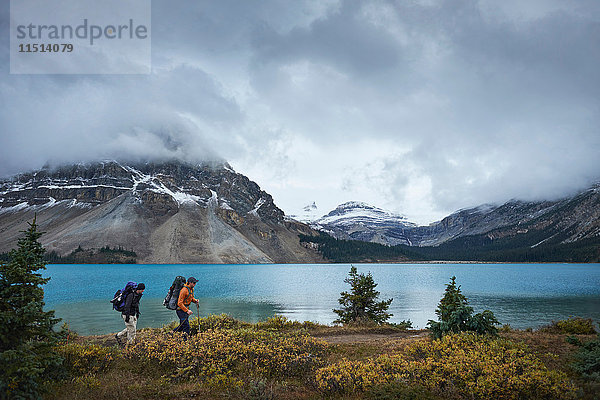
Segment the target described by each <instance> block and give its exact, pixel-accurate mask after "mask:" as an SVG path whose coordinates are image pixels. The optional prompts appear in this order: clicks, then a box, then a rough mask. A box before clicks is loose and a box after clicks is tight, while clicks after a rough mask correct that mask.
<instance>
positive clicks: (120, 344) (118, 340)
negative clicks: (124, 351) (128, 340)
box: [115, 333, 123, 347]
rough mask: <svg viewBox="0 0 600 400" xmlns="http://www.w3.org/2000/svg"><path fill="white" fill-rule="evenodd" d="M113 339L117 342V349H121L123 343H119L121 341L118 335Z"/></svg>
mask: <svg viewBox="0 0 600 400" xmlns="http://www.w3.org/2000/svg"><path fill="white" fill-rule="evenodd" d="M115 339H116V340H117V344H118V345H119V347H123V342H121V339H119V334H118V333H117V334H116V335H115Z"/></svg>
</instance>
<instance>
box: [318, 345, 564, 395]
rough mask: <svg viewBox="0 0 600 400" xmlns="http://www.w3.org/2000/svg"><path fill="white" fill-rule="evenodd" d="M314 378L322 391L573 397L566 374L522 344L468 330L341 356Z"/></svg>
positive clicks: (320, 370) (319, 371)
mask: <svg viewBox="0 0 600 400" xmlns="http://www.w3.org/2000/svg"><path fill="white" fill-rule="evenodd" d="M316 382H317V385H318V387H319V389H320V390H322V391H323V392H326V393H334V392H345V393H352V392H355V391H365V390H373V388H374V387H376V386H380V385H394V384H396V385H397V384H402V383H404V384H408V385H411V386H413V385H415V386H417V387H422V388H425V389H427V390H429V391H430V392H431V393H434V394H438V395H442V394H443V397H444V398H457V399H458V398H470V399H490V398H494V399H538V398H539V399H546V398H549V399H550V398H551V399H554V398H560V399H569V398H574V387H573V385H572V384H571V383H570V382H569V381H568V379H567V377H566V375H564V374H563V373H561V372H557V371H550V370H548V369H547V368H546V367H545V366H544V365H543V363H542V362H541V361H540V360H539V359H538V358H537V357H535V356H534V355H533V354H531V353H530V352H529V350H528V349H527V347H526V346H525V345H522V344H515V343H512V342H510V341H508V340H505V339H497V338H490V337H481V336H477V335H473V334H458V335H457V334H451V335H447V336H444V337H443V338H442V339H441V340H434V341H418V342H415V343H413V344H411V345H409V346H408V347H407V348H406V349H405V350H404V352H403V353H402V354H392V355H382V356H379V357H376V358H373V359H370V360H367V361H348V360H342V361H340V362H338V363H336V364H333V365H330V366H327V367H324V368H321V369H319V370H317V372H316Z"/></svg>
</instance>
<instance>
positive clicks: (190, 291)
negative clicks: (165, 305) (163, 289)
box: [177, 284, 198, 312]
mask: <svg viewBox="0 0 600 400" xmlns="http://www.w3.org/2000/svg"><path fill="white" fill-rule="evenodd" d="M192 301H193V302H194V303H195V302H196V301H198V300H196V299H195V298H194V288H190V287H189V286H188V285H187V284H186V285H183V287H182V288H181V291H180V292H179V299H177V307H179V308H180V309H181V311H183V312H188V308H187V306H189V305H190V303H191V302H192Z"/></svg>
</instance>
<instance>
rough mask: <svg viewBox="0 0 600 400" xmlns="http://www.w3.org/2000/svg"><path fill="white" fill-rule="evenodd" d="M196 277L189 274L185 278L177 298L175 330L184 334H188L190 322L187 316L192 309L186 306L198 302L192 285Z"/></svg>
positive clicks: (196, 280)
mask: <svg viewBox="0 0 600 400" xmlns="http://www.w3.org/2000/svg"><path fill="white" fill-rule="evenodd" d="M197 282H198V279H196V278H194V277H193V276H190V277H189V279H188V280H187V283H186V284H185V285H183V287H182V288H181V291H180V292H179V299H177V310H176V313H177V316H178V317H179V322H180V324H179V326H178V327H177V328H175V331H176V332H184V333H186V334H188V335H189V334H190V322H189V320H188V319H189V317H190V315H192V310H190V309H189V308H188V306H189V305H190V304H191V303H192V302H194V303H196V304H198V299H196V298H194V286H196V283H197Z"/></svg>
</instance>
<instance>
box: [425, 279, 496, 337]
mask: <svg viewBox="0 0 600 400" xmlns="http://www.w3.org/2000/svg"><path fill="white" fill-rule="evenodd" d="M435 313H436V314H437V316H438V321H433V320H429V322H428V323H427V329H429V330H430V331H431V335H432V336H433V337H434V338H436V339H439V338H441V337H442V336H443V335H445V334H448V333H459V332H465V331H472V332H476V333H478V334H492V335H495V334H497V333H498V329H497V328H496V327H495V325H497V324H498V320H497V319H496V317H495V316H494V314H493V313H492V312H491V311H489V310H485V311H483V312H482V313H478V314H475V315H473V308H472V307H470V306H469V302H468V300H467V298H466V297H465V296H464V295H463V294H462V292H461V290H460V286H457V285H456V277H455V276H453V277H452V278H451V279H450V283H449V284H447V285H446V290H445V292H444V297H442V299H441V300H440V303H439V304H438V308H437V309H436V310H435Z"/></svg>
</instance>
